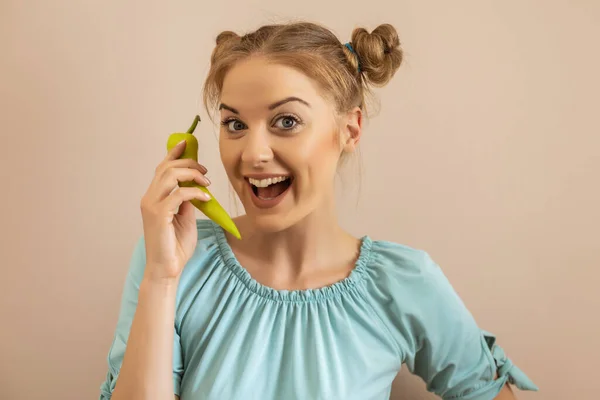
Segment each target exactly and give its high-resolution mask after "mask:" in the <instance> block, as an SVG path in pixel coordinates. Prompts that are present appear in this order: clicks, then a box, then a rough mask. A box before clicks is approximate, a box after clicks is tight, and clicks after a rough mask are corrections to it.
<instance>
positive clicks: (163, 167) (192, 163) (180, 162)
mask: <svg viewBox="0 0 600 400" xmlns="http://www.w3.org/2000/svg"><path fill="white" fill-rule="evenodd" d="M175 167H178V168H194V169H197V170H198V171H200V172H201V173H203V174H206V173H207V172H208V169H206V167H205V166H204V165H202V164H199V163H198V162H197V161H196V160H192V159H190V158H184V159H177V160H165V161H163V162H161V163H160V164H159V165H158V166H157V167H156V174H155V175H156V176H158V177H159V178H160V177H161V176H162V175H163V174H164V173H165V172H166V171H167V170H169V169H170V168H175Z"/></svg>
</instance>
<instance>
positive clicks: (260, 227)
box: [246, 210, 298, 233]
mask: <svg viewBox="0 0 600 400" xmlns="http://www.w3.org/2000/svg"><path fill="white" fill-rule="evenodd" d="M256 211H257V210H251V211H250V212H249V213H248V212H247V213H246V218H247V219H248V222H249V223H250V224H251V225H252V228H253V230H256V231H259V232H262V233H278V232H283V231H285V230H287V229H289V228H291V227H292V226H294V225H295V224H297V223H298V218H294V216H292V215H289V214H288V213H285V212H283V211H281V212H271V213H268V214H265V213H264V212H260V211H259V212H256Z"/></svg>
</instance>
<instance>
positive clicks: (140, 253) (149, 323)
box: [100, 237, 183, 400]
mask: <svg viewBox="0 0 600 400" xmlns="http://www.w3.org/2000/svg"><path fill="white" fill-rule="evenodd" d="M145 271H146V255H145V244H144V239H143V237H142V238H141V239H140V240H139V241H138V243H137V245H136V247H135V249H134V251H133V255H132V258H131V261H130V267H129V271H128V273H127V277H126V280H125V285H124V288H123V294H122V296H121V307H120V310H119V317H118V322H117V325H116V330H115V333H114V339H113V342H112V344H111V346H110V351H109V353H108V373H107V376H106V379H105V380H104V382H103V383H102V386H101V389H100V390H101V394H100V400H109V399H111V400H122V399H127V400H136V399H160V400H165V399H173V395H174V394H175V395H179V390H180V383H181V378H182V376H183V360H182V353H181V343H180V337H179V332H178V331H177V329H176V327H175V323H174V320H175V313H176V292H177V287H176V286H175V285H174V284H166V283H162V284H158V283H154V282H155V281H151V280H149V279H148V278H147V277H146V274H145Z"/></svg>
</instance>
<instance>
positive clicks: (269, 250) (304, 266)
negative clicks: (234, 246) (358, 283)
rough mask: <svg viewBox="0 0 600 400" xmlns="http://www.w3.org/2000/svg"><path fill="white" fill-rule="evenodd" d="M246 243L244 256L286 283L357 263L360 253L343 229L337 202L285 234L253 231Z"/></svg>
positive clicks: (309, 216) (284, 231) (289, 229)
mask: <svg viewBox="0 0 600 400" xmlns="http://www.w3.org/2000/svg"><path fill="white" fill-rule="evenodd" d="M244 242H246V244H245V245H243V253H244V254H246V255H247V256H249V257H251V258H252V259H253V260H255V261H256V262H257V263H259V264H261V265H263V266H264V268H265V269H266V268H271V269H273V270H274V271H272V272H273V273H275V270H276V274H277V276H279V277H280V279H282V280H294V279H297V278H298V277H300V276H301V275H307V274H312V273H318V272H321V271H323V272H325V271H326V270H328V269H331V268H339V266H340V265H346V264H353V263H354V261H355V259H356V256H357V254H358V246H357V242H358V240H357V239H356V238H354V237H352V236H351V235H350V234H348V233H347V232H346V231H344V230H343V229H342V227H341V226H340V224H339V222H338V219H337V216H336V213H335V206H334V202H333V201H328V202H327V205H326V206H325V207H318V208H317V210H315V211H314V212H312V213H311V214H309V215H307V216H306V217H305V218H303V219H302V220H301V221H299V222H298V223H296V224H294V225H293V226H291V227H289V228H287V229H285V230H283V231H278V232H274V233H270V232H262V231H252V232H251V233H250V234H249V235H248V236H247V237H246V238H245V240H244Z"/></svg>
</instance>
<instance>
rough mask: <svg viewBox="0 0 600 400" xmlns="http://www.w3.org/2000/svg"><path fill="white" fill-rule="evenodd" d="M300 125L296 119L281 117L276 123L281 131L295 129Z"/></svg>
mask: <svg viewBox="0 0 600 400" xmlns="http://www.w3.org/2000/svg"><path fill="white" fill-rule="evenodd" d="M297 124H298V120H297V119H296V118H294V117H290V116H287V117H281V118H279V119H278V120H277V121H276V122H275V126H276V127H277V128H279V129H284V130H286V129H293V128H295V127H296V125H297Z"/></svg>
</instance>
